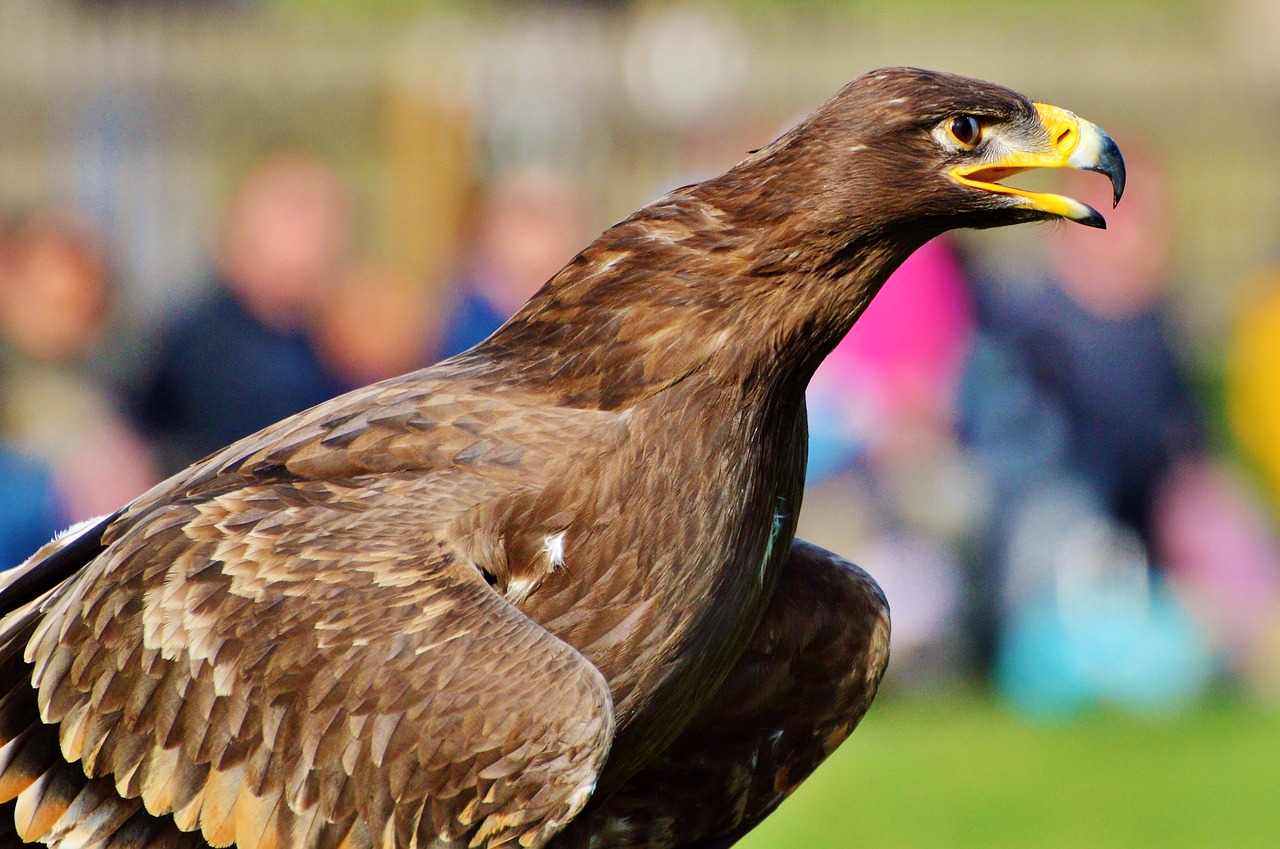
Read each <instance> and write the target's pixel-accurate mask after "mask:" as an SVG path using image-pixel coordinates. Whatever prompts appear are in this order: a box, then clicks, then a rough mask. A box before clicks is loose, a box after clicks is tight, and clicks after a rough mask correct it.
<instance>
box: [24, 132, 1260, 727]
mask: <svg viewBox="0 0 1280 849" xmlns="http://www.w3.org/2000/svg"><path fill="white" fill-rule="evenodd" d="M1128 151H1129V152H1130V179H1129V192H1128V194H1127V196H1126V198H1125V201H1124V203H1122V204H1121V205H1120V207H1119V208H1118V209H1116V210H1115V211H1114V212H1112V213H1110V214H1108V221H1109V229H1107V230H1106V231H1105V232H1099V231H1093V230H1088V229H1086V228H1082V227H1073V226H1060V227H1057V228H1054V229H1049V230H1046V231H1044V233H1043V234H1042V235H1043V241H1044V242H1045V250H1044V253H1043V256H1042V258H1041V259H1040V260H1038V261H1036V262H1034V263H1029V264H1024V266H1023V267H1019V268H1015V269H1012V270H1006V271H1005V272H1003V273H1001V274H999V275H993V274H991V273H988V272H986V271H982V270H981V269H984V268H988V267H990V264H989V263H982V262H979V261H978V259H980V257H975V256H974V255H973V254H972V253H971V251H972V250H973V249H974V248H973V247H972V245H979V246H980V245H981V242H980V241H974V242H971V243H968V244H969V245H970V247H969V248H968V249H966V248H964V247H963V246H962V245H961V244H959V243H957V242H956V241H954V240H952V239H949V238H947V239H942V240H938V241H935V242H933V243H931V244H929V245H927V246H926V247H925V248H924V249H922V250H921V251H919V252H918V253H917V254H916V255H915V256H913V257H912V258H911V259H910V260H908V262H907V263H906V264H905V265H904V266H903V267H902V269H901V270H900V271H899V272H898V273H897V274H895V276H894V278H893V279H892V280H891V281H890V282H889V283H888V285H887V286H886V287H885V289H884V290H883V291H882V293H881V294H880V296H879V297H878V298H877V299H876V301H875V302H874V303H873V304H872V306H871V307H870V308H869V309H868V311H867V312H866V314H865V316H864V317H863V318H862V320H861V321H860V322H859V324H858V325H857V328H856V329H855V331H854V332H853V333H851V334H850V335H849V336H848V337H847V338H846V339H845V341H844V342H843V343H842V344H841V345H840V346H839V347H838V348H837V349H836V351H835V352H834V353H833V354H832V355H831V357H829V358H828V360H827V361H826V363H824V365H823V366H822V368H821V369H820V370H819V373H818V374H817V376H816V377H815V379H814V381H813V384H812V386H811V388H810V394H809V404H810V407H809V409H810V419H811V422H810V430H811V440H812V446H811V456H810V468H809V480H810V491H809V493H808V495H807V496H806V498H807V501H806V505H805V511H804V514H803V518H802V525H801V534H802V535H805V536H807V537H808V538H810V539H812V540H813V541H815V542H818V543H819V544H823V545H826V546H828V547H830V548H833V549H835V550H837V551H839V552H840V553H842V554H844V555H846V556H848V557H850V558H851V559H854V560H855V561H857V562H859V563H860V564H861V565H863V566H864V567H865V568H867V569H868V570H869V571H871V572H872V573H873V574H874V575H875V576H876V577H877V578H878V579H879V580H880V581H881V583H882V584H883V585H884V587H885V589H886V591H887V593H888V595H889V598H890V600H891V603H892V605H893V608H894V647H893V650H894V677H895V680H897V681H899V682H900V683H907V682H927V681H937V680H939V679H943V680H946V679H949V678H954V677H958V676H963V675H968V674H970V673H972V672H974V671H978V672H981V673H983V674H989V675H990V676H991V678H992V680H994V681H995V683H996V684H997V686H998V687H999V688H1000V689H1001V691H1002V692H1003V693H1004V694H1005V695H1006V696H1007V697H1008V699H1009V700H1010V702H1011V703H1012V704H1014V705H1016V706H1018V707H1019V708H1020V709H1023V710H1025V711H1027V712H1028V713H1031V714H1036V715H1055V714H1061V713H1065V712H1070V711H1073V710H1075V709H1078V708H1080V707H1082V706H1085V705H1089V704H1094V703H1098V702H1107V703H1114V704H1120V705H1125V706H1128V707H1131V708H1133V709H1135V710H1154V711H1160V710H1169V709H1173V708H1176V707H1177V706H1179V705H1182V704H1186V703H1189V702H1190V701H1192V700H1193V699H1195V698H1196V697H1197V696H1199V695H1200V694H1201V693H1203V692H1204V691H1205V689H1206V688H1208V687H1211V686H1215V685H1217V684H1218V683H1219V682H1222V681H1224V680H1228V681H1233V682H1237V683H1238V684H1239V685H1240V686H1242V687H1243V688H1245V689H1247V690H1248V691H1249V692H1251V693H1254V694H1257V695H1258V696H1259V697H1261V698H1264V699H1271V700H1277V701H1280V651H1277V650H1276V649H1280V535H1278V533H1277V528H1278V527H1280V439H1278V438H1277V435H1280V380H1277V379H1276V375H1277V374H1280V272H1278V271H1272V272H1270V273H1262V274H1260V277H1259V282H1258V284H1257V285H1255V286H1253V287H1251V290H1252V291H1254V292H1256V293H1257V295H1256V300H1255V301H1253V302H1250V303H1244V304H1241V305H1240V311H1239V316H1240V318H1239V321H1238V323H1237V324H1236V326H1234V327H1233V328H1230V329H1229V332H1225V333H1224V339H1225V340H1226V341H1225V343H1224V344H1225V346H1226V348H1227V350H1228V354H1227V356H1226V357H1225V361H1226V363H1227V366H1226V368H1225V374H1224V376H1223V382H1224V384H1225V391H1224V392H1221V393H1212V392H1208V391H1206V389H1205V384H1206V381H1205V380H1204V379H1203V377H1202V376H1196V375H1194V374H1193V373H1192V372H1191V371H1190V369H1189V364H1188V362H1187V361H1186V359H1185V357H1186V355H1187V352H1186V350H1185V347H1186V346H1185V345H1183V344H1181V342H1180V340H1181V339H1182V338H1183V336H1182V334H1181V333H1180V331H1179V327H1178V323H1177V320H1176V318H1175V316H1174V314H1173V312H1172V310H1171V309H1170V300H1169V292H1170V286H1171V284H1172V282H1173V281H1172V280H1171V276H1170V257H1171V251H1172V247H1173V244H1174V239H1175V234H1174V232H1173V230H1172V225H1171V222H1170V218H1169V210H1170V208H1171V205H1172V204H1171V202H1170V197H1169V188H1168V182H1167V179H1166V176H1165V174H1164V172H1163V169H1162V165H1161V163H1160V160H1159V157H1158V155H1157V154H1155V153H1154V152H1148V151H1144V150H1140V149H1139V148H1138V147H1136V146H1133V147H1129V148H1128ZM694 167H696V166H695V165H690V168H694ZM1064 179H1065V180H1067V181H1068V185H1066V186H1064V187H1063V191H1065V192H1066V193H1068V194H1071V195H1073V196H1076V197H1080V198H1082V199H1084V200H1085V201H1087V202H1091V203H1092V204H1093V205H1095V206H1098V207H1099V208H1103V207H1106V206H1109V204H1108V203H1107V202H1106V201H1107V198H1106V197H1105V192H1106V191H1107V187H1106V186H1105V184H1104V183H1103V182H1102V181H1099V180H1095V179H1092V178H1090V177H1089V176H1088V175H1083V176H1081V175H1068V176H1067V177H1065V178H1064ZM468 208H469V210H470V211H469V213H468V216H467V220H466V221H465V222H464V223H463V225H462V227H461V233H462V236H461V238H460V240H459V249H458V251H457V255H456V256H455V257H453V258H452V260H451V262H450V263H449V264H448V268H449V269H450V272H449V278H450V285H448V286H445V287H444V290H443V291H439V288H440V287H431V286H428V285H426V283H425V281H422V280H419V279H415V277H414V276H413V275H411V274H408V273H406V272H405V271H404V270H402V269H400V268H398V267H396V266H395V265H394V264H390V263H387V262H384V261H381V260H375V259H372V258H369V257H366V256H362V255H360V253H359V252H358V251H357V250H356V249H355V248H354V247H353V245H354V239H353V232H354V231H355V230H356V227H355V221H354V219H355V213H354V211H353V204H352V201H351V199H350V197H349V196H348V192H347V190H346V189H345V187H344V185H343V182H342V180H341V179H340V178H339V177H338V176H337V174H336V172H335V171H334V169H333V168H332V167H331V166H330V165H329V164H327V163H326V162H325V161H323V160H322V159H320V158H317V157H316V156H314V155H311V154H308V153H302V152H289V153H282V154H278V155H275V156H272V157H270V158H267V159H265V160H263V161H262V162H260V163H259V164H258V165H257V166H256V167H255V168H254V169H253V170H252V171H251V172H250V173H248V174H247V175H245V176H244V178H243V179H242V180H241V181H240V183H239V186H238V188H237V189H236V191H235V192H234V194H233V196H232V197H231V199H230V201H229V202H228V203H227V205H226V208H225V210H224V211H223V213H222V215H221V216H220V219H219V223H218V227H217V231H216V233H213V234H210V240H209V243H210V244H211V246H212V247H211V250H210V252H209V253H210V256H209V258H208V262H207V271H206V273H205V277H206V279H205V280H204V283H203V285H201V286H198V287H194V291H196V292H197V293H198V294H197V296H196V297H194V298H193V299H192V300H190V301H189V302H188V303H186V304H184V305H183V306H182V307H181V308H180V309H178V310H176V311H174V312H173V313H172V314H171V315H168V316H167V317H166V319H165V320H164V321H162V322H159V323H158V324H157V325H156V326H154V327H150V328H146V329H145V333H143V338H137V334H136V333H124V332H122V331H121V330H120V329H119V328H120V327H121V326H122V325H121V322H120V321H119V319H120V317H121V316H120V315H119V311H120V310H121V309H123V308H124V307H123V306H122V304H123V300H122V298H121V297H120V293H121V289H122V287H121V285H120V284H121V281H120V280H119V279H118V277H117V275H118V271H117V269H116V267H115V266H114V264H113V262H112V252H113V251H112V244H113V239H112V234H111V233H108V232H105V231H104V229H103V227H102V226H101V225H100V224H99V223H98V222H95V221H94V220H93V219H92V217H90V216H89V215H87V214H86V213H85V212H84V211H83V210H77V209H73V208H48V209H38V210H31V211H23V212H19V213H14V214H11V215H9V216H8V217H7V218H6V219H5V220H4V221H3V224H2V226H0V568H5V567H9V566H12V565H15V564H17V563H19V562H21V561H22V559H24V558H25V557H26V556H27V555H28V554H29V553H30V552H31V551H32V550H34V549H35V548H36V547H37V546H38V545H39V544H41V543H42V542H43V541H45V540H47V539H48V538H50V537H51V536H52V535H53V534H54V533H55V532H56V531H57V530H58V529H59V528H61V527H65V526H67V525H69V524H71V523H74V522H77V521H80V520H83V519H86V518H89V517H92V516H95V515H100V514H103V513H109V512H111V511H113V510H115V509H117V508H118V507H119V506H121V505H123V504H124V503H126V502H127V501H129V500H130V499H131V498H133V497H135V496H136V495H138V494H140V493H141V492H143V491H144V490H145V489H146V488H147V487H149V486H150V485H152V484H154V483H156V482H158V481H159V480H161V479H163V478H164V477H166V476H167V475H169V474H172V473H174V472H176V471H178V470H179V469H181V468H183V467H184V466H186V465H187V464H189V463H191V462H193V461H195V460H197V459H199V458H200V457H202V456H204V455H205V454H207V453H209V452H211V451H214V450H216V449H218V448H220V447H222V446H224V445H226V444H228V443H230V442H231V441H233V440H235V439H237V438H239V437H241V436H245V435H247V434H249V433H252V432H253V431H255V430H257V429H258V428H260V427H263V426H265V425H267V424H270V423H272V422H274V421H276V420H278V419H280V418H283V417H285V416H287V415H290V414H291V413H294V412H297V411H300V410H302V409H305V408H307V407H309V406H312V405H314V404H316V403H319V402H321V401H323V400H325V399H327V398H329V397H332V396H334V395H336V394H338V393H340V392H343V391H345V390H347V389H350V388H354V387H356V386H360V385H363V384H366V383H369V382H372V381H376V380H379V379H382V378H385V377H390V376H392V375H396V374H400V373H403V372H405V371H408V370H411V369H414V368H417V367H420V366H423V365H427V364H429V363H431V362H433V361H435V360H437V359H439V358H442V357H446V356H450V355H452V354H455V353H458V352H459V351H462V350H465V349H466V348H468V347H470V346H472V345H474V344H475V343H477V342H479V341H480V340H482V339H483V338H484V337H485V336H487V335H488V334H489V333H491V332H492V331H493V330H495V329H496V328H497V327H498V326H499V325H500V324H501V323H502V322H503V321H504V320H505V319H506V318H507V317H508V316H509V315H510V314H511V313H512V312H514V311H515V310H516V309H517V308H518V307H519V306H520V304H521V303H523V302H524V300H525V299H526V298H528V297H529V295H530V294H532V293H533V292H534V291H535V290H536V289H537V287H538V286H540V285H541V283H542V282H543V281H544V280H546V279H547V278H548V277H549V276H550V275H551V274H553V273H554V272H555V271H556V270H557V269H558V268H559V267H560V266H561V265H562V264H563V263H564V262H566V261H567V260H568V259H569V258H570V257H571V256H572V255H573V253H574V251H575V250H576V249H577V248H579V247H581V246H582V245H583V244H585V242H586V241H587V240H588V239H589V238H590V236H591V233H590V232H589V230H590V227H589V222H590V220H591V217H590V210H589V209H588V196H587V193H586V191H585V188H584V187H583V186H582V185H579V184H578V183H577V182H576V181H575V180H573V179H572V178H571V177H570V176H569V175H566V174H564V173H560V172H557V171H556V170H555V169H552V168H549V167H522V168H518V169H514V170H511V171H509V172H506V173H502V174H499V175H497V176H495V177H493V178H492V179H491V180H488V181H485V182H484V183H483V184H482V185H481V186H480V188H479V189H478V190H477V193H476V197H475V198H474V200H473V202H472V203H471V204H470V205H469V207H468ZM125 349H127V351H128V352H134V353H133V355H131V356H124V355H123V353H122V352H124V351H125ZM139 350H140V351H144V352H145V353H144V354H143V355H140V356H139V355H136V352H137V351H139ZM122 363H131V364H132V365H131V366H126V365H122ZM1220 399H1225V400H1220Z"/></svg>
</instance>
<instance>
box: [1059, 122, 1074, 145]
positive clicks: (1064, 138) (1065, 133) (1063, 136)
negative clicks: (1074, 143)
mask: <svg viewBox="0 0 1280 849" xmlns="http://www.w3.org/2000/svg"><path fill="white" fill-rule="evenodd" d="M1074 135H1075V131H1074V130H1072V129H1071V128H1070V127H1066V128H1064V129H1063V130H1062V132H1060V133H1058V137H1057V138H1056V139H1054V146H1055V147H1065V146H1066V145H1067V143H1068V142H1070V141H1071V138H1072V136H1074Z"/></svg>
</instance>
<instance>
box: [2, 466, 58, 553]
mask: <svg viewBox="0 0 1280 849" xmlns="http://www.w3.org/2000/svg"><path fill="white" fill-rule="evenodd" d="M63 524H64V522H63V519H62V516H61V511H60V510H59V509H58V507H57V498H56V497H55V495H54V489H53V479H52V476H51V475H50V474H49V470H48V469H46V468H45V467H44V466H43V465H41V464H40V463H39V462H37V461H36V460H34V459H32V458H30V457H27V456H24V455H22V454H19V453H18V452H16V451H14V450H13V449H11V448H9V447H8V446H7V445H4V444H2V443H0V571H2V570H4V569H10V568H12V567H14V566H17V565H18V564H19V563H21V562H22V561H24V560H26V559H27V558H28V557H30V556H31V555H32V554H33V553H35V550H36V549H37V548H39V547H40V546H42V545H44V544H45V543H46V542H48V541H49V540H51V539H53V535H54V534H55V533H57V531H58V529H59V528H60V527H61V526H62V525H63Z"/></svg>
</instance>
